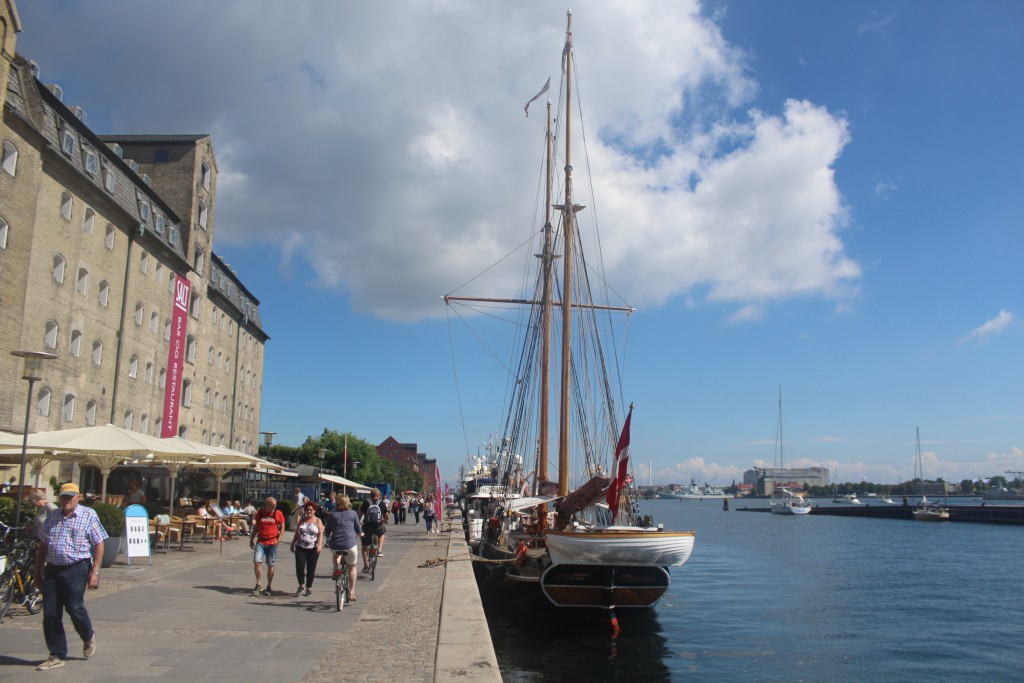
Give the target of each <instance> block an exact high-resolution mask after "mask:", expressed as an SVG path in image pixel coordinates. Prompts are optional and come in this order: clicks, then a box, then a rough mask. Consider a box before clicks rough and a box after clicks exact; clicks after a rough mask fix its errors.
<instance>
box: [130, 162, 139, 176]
mask: <svg viewBox="0 0 1024 683" xmlns="http://www.w3.org/2000/svg"><path fill="white" fill-rule="evenodd" d="M128 168H130V169H132V172H133V173H138V172H139V165H138V164H137V163H135V159H129V160H128Z"/></svg>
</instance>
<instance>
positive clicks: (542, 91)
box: [523, 76, 551, 118]
mask: <svg viewBox="0 0 1024 683" xmlns="http://www.w3.org/2000/svg"><path fill="white" fill-rule="evenodd" d="M550 87H551V76H548V81H547V83H545V84H544V87H543V88H541V89H540V92H539V93H537V94H536V95H534V96H533V97H531V98H530V101H529V102H527V103H526V106H525V107H523V111H525V112H526V116H527V118H529V116H530V105H531V104H533V102H534V101H535V100H536V99H537V98H538V97H540V96H541V95H543V94H544V93H546V92H547V91H548V88H550Z"/></svg>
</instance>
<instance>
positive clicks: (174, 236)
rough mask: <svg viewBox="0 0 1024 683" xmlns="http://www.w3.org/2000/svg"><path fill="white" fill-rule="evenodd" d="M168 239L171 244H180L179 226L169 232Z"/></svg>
mask: <svg viewBox="0 0 1024 683" xmlns="http://www.w3.org/2000/svg"><path fill="white" fill-rule="evenodd" d="M167 239H168V241H170V243H171V244H174V245H177V244H178V226H177V225H172V226H171V227H170V228H169V229H168V230H167Z"/></svg>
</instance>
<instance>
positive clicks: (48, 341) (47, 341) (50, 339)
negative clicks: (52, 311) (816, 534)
mask: <svg viewBox="0 0 1024 683" xmlns="http://www.w3.org/2000/svg"><path fill="white" fill-rule="evenodd" d="M57 329H58V328H57V321H55V320H47V321H46V334H45V335H43V346H45V347H46V348H48V349H55V348H57Z"/></svg>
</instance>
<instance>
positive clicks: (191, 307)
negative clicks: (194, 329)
mask: <svg viewBox="0 0 1024 683" xmlns="http://www.w3.org/2000/svg"><path fill="white" fill-rule="evenodd" d="M188 314H189V315H190V316H192V317H193V318H195V319H196V320H198V319H199V293H198V292H196V291H195V290H193V291H192V295H191V299H190V300H189V304H188Z"/></svg>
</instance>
